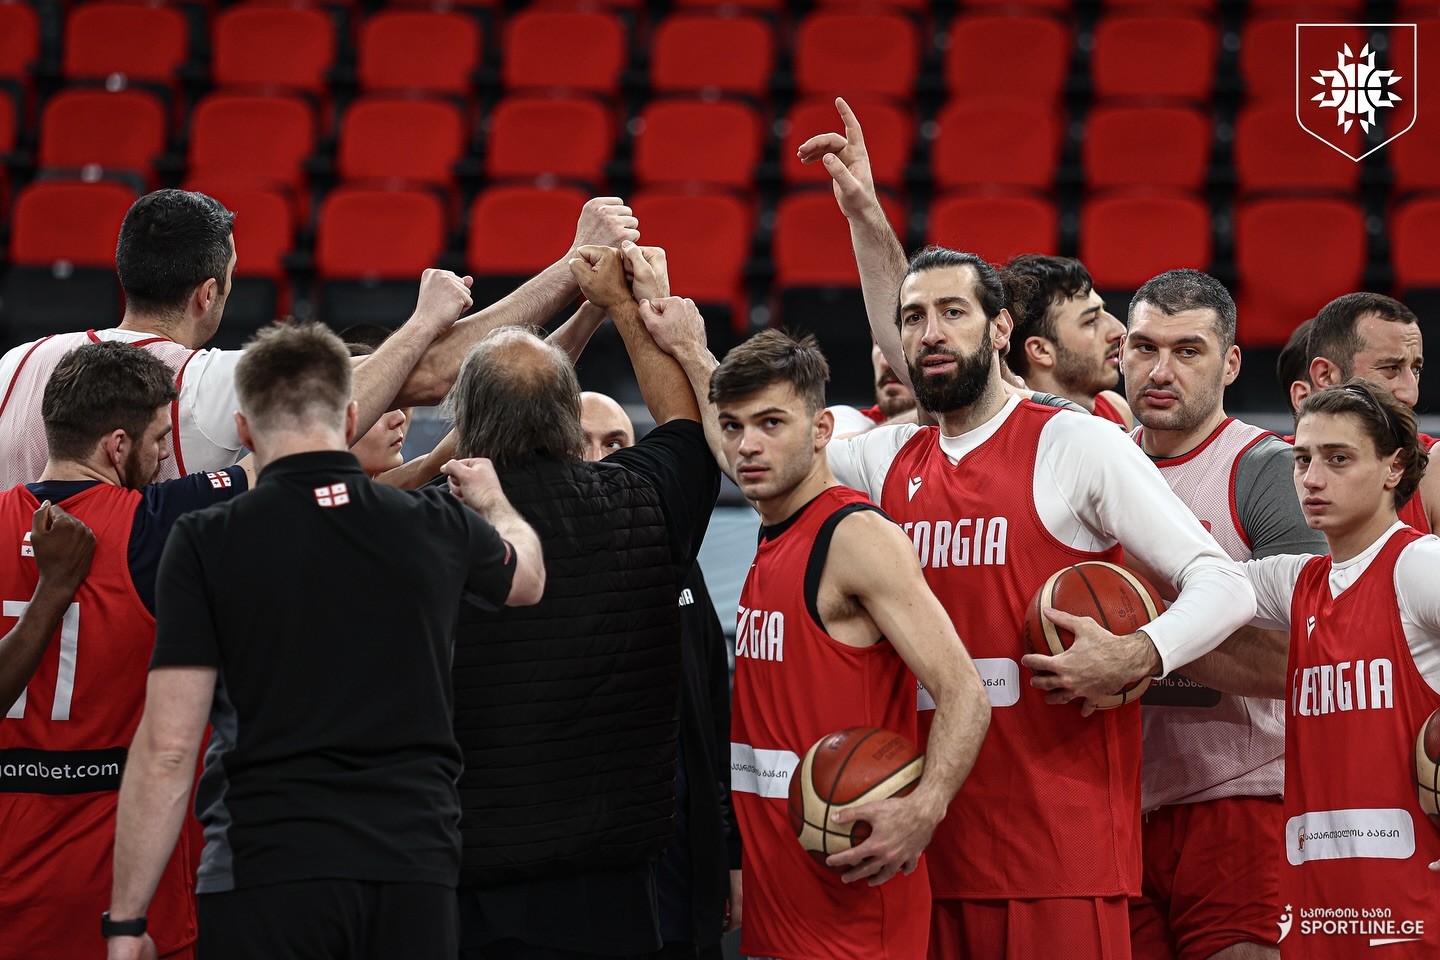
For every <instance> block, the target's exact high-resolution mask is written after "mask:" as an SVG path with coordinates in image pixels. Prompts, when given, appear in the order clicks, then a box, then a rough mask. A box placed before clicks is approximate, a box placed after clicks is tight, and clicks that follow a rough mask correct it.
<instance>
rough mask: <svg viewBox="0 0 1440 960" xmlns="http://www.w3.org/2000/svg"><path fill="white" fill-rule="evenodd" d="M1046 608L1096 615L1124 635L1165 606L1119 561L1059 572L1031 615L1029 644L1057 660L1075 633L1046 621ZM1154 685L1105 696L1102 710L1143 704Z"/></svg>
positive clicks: (1108, 627) (1033, 602)
mask: <svg viewBox="0 0 1440 960" xmlns="http://www.w3.org/2000/svg"><path fill="white" fill-rule="evenodd" d="M1046 607H1053V608H1054V609H1056V610H1064V611H1065V612H1066V613H1071V614H1074V615H1075V616H1077V617H1090V618H1092V619H1094V620H1095V621H1096V622H1097V623H1099V624H1100V626H1102V627H1104V628H1105V629H1106V630H1109V631H1110V632H1111V633H1113V634H1115V635H1116V636H1121V637H1123V636H1125V635H1126V634H1128V633H1134V632H1135V631H1136V630H1139V629H1140V628H1141V627H1143V626H1145V624H1147V623H1149V622H1150V621H1151V620H1154V619H1155V618H1156V617H1158V616H1159V615H1160V611H1162V610H1164V609H1165V602H1164V601H1163V600H1162V599H1161V598H1160V594H1159V593H1158V592H1157V591H1156V590H1155V588H1154V587H1152V586H1151V585H1150V584H1149V583H1148V582H1146V580H1145V578H1144V577H1141V576H1140V575H1138V574H1136V573H1134V572H1133V571H1130V570H1126V569H1125V568H1124V567H1120V566H1116V565H1115V564H1113V563H1105V562H1104V561H1102V560H1091V561H1087V562H1086V563H1077V564H1075V565H1074V566H1073V567H1066V568H1065V569H1063V570H1059V571H1057V572H1056V573H1055V574H1054V575H1052V576H1051V577H1050V579H1049V580H1046V581H1045V585H1044V586H1042V587H1041V588H1040V590H1039V592H1037V593H1036V594H1035V599H1034V600H1031V601H1030V607H1029V609H1028V610H1027V611H1026V613H1025V642H1026V643H1027V644H1029V646H1030V649H1031V650H1033V651H1035V652H1036V653H1044V654H1049V655H1051V656H1053V655H1055V654H1059V653H1064V652H1065V651H1066V650H1068V649H1070V645H1071V644H1072V643H1074V642H1075V635H1074V634H1073V633H1071V632H1070V631H1069V630H1062V629H1061V628H1060V627H1057V626H1056V625H1055V624H1053V623H1051V622H1050V621H1049V620H1047V619H1045V616H1044V614H1043V613H1041V611H1042V610H1044V609H1045V608H1046ZM1148 686H1150V678H1149V677H1145V678H1143V679H1140V680H1137V681H1135V682H1134V683H1131V684H1129V685H1127V686H1126V687H1125V689H1123V690H1121V691H1120V692H1119V693H1116V694H1112V695H1110V696H1108V697H1104V698H1102V699H1101V700H1100V701H1099V702H1098V703H1097V704H1096V707H1097V709H1100V710H1110V709H1113V708H1115V707H1118V706H1122V705H1123V704H1127V703H1130V702H1132V701H1134V700H1138V699H1140V695H1141V694H1142V693H1144V692H1145V688H1146V687H1148Z"/></svg>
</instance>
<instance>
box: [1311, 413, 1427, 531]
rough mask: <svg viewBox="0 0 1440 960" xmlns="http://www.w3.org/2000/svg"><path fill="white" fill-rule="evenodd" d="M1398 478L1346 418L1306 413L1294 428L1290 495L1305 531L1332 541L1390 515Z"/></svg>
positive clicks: (1385, 458)
mask: <svg viewBox="0 0 1440 960" xmlns="http://www.w3.org/2000/svg"><path fill="white" fill-rule="evenodd" d="M1401 473H1402V471H1401V470H1400V468H1399V467H1397V466H1396V465H1395V457H1394V454H1393V453H1392V454H1391V455H1390V456H1382V455H1381V454H1379V453H1378V452H1376V450H1375V443H1374V441H1372V440H1371V439H1370V437H1369V435H1368V434H1367V433H1365V431H1364V430H1363V429H1362V428H1361V426H1360V423H1359V421H1358V420H1357V419H1356V418H1355V417H1353V416H1351V415H1349V414H1343V413H1342V414H1332V413H1312V414H1310V415H1309V416H1306V417H1303V418H1301V420H1300V422H1299V423H1298V424H1296V426H1295V492H1296V493H1297V494H1298V495H1299V497H1300V509H1301V510H1302V511H1303V512H1304V514H1305V522H1306V523H1308V524H1309V525H1310V527H1311V529H1314V530H1319V531H1320V532H1321V533H1324V534H1326V535H1327V536H1334V535H1337V534H1342V533H1344V532H1346V531H1348V530H1352V529H1355V528H1357V527H1363V525H1364V524H1366V523H1368V522H1370V521H1371V520H1373V519H1374V518H1375V517H1376V515H1377V514H1381V513H1383V512H1385V511H1389V513H1390V514H1391V515H1392V516H1393V515H1394V513H1395V499H1394V495H1393V494H1392V493H1391V491H1392V490H1394V489H1395V485H1396V484H1397V483H1399V482H1400V477H1401Z"/></svg>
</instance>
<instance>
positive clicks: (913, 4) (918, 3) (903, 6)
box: [816, 0, 930, 15]
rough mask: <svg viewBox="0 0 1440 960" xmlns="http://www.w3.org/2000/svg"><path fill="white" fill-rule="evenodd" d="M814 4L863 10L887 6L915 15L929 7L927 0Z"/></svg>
mask: <svg viewBox="0 0 1440 960" xmlns="http://www.w3.org/2000/svg"><path fill="white" fill-rule="evenodd" d="M816 6H818V7H825V8H828V9H831V10H844V9H845V8H846V7H859V8H861V9H864V10H874V9H875V8H876V7H889V8H891V9H895V10H904V11H906V12H907V13H911V14H916V15H919V14H923V13H925V12H927V11H928V10H929V9H930V4H929V2H928V0H878V2H877V0H818V2H817V3H816Z"/></svg>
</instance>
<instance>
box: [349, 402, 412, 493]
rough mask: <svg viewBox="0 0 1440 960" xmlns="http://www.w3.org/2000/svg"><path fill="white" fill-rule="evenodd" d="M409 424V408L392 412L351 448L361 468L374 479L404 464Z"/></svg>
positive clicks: (376, 422) (377, 421)
mask: <svg viewBox="0 0 1440 960" xmlns="http://www.w3.org/2000/svg"><path fill="white" fill-rule="evenodd" d="M409 422H410V408H408V407H407V408H404V409H401V410H391V411H390V412H388V413H386V414H385V415H384V416H382V417H381V418H380V419H379V420H376V421H375V425H374V426H373V427H371V428H370V429H369V430H368V431H366V433H365V436H363V437H361V438H360V440H359V441H358V442H357V443H356V444H355V445H354V446H352V447H351V448H350V452H351V453H353V454H355V457H356V459H358V460H359V461H360V468H361V469H362V470H364V471H365V472H366V473H368V474H369V475H370V476H372V477H373V476H376V475H377V474H381V473H384V472H385V471H386V470H393V469H395V468H396V467H398V466H400V465H401V464H402V463H404V462H405V457H404V455H403V454H402V453H401V450H402V449H403V448H404V446H405V426H406V424H408V423H409Z"/></svg>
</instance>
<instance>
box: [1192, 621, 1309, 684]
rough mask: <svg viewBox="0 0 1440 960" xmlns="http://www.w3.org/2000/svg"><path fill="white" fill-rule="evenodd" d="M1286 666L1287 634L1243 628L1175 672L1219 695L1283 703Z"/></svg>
mask: <svg viewBox="0 0 1440 960" xmlns="http://www.w3.org/2000/svg"><path fill="white" fill-rule="evenodd" d="M1289 663H1290V635H1289V634H1287V633H1285V632H1284V631H1283V630H1263V629H1261V628H1260V627H1251V626H1244V627H1241V628H1240V629H1239V630H1236V631H1235V632H1234V633H1232V634H1230V636H1229V637H1228V638H1227V639H1226V640H1225V642H1224V643H1222V644H1220V646H1218V647H1216V648H1215V649H1214V650H1211V651H1210V652H1209V653H1207V654H1205V655H1204V656H1203V657H1200V658H1199V659H1197V660H1192V661H1191V662H1190V663H1187V664H1186V665H1185V666H1184V667H1182V668H1181V669H1180V670H1179V671H1178V672H1179V673H1180V674H1181V675H1182V676H1186V677H1189V678H1190V679H1191V680H1194V681H1195V682H1197V683H1203V684H1205V686H1207V687H1210V688H1211V689H1213V690H1219V691H1221V692H1222V693H1234V694H1239V695H1240V696H1242V697H1267V698H1269V699H1271V700H1284V699H1285V696H1286V689H1285V688H1286V677H1285V674H1286V671H1287V670H1289V668H1290V667H1289Z"/></svg>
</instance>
